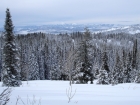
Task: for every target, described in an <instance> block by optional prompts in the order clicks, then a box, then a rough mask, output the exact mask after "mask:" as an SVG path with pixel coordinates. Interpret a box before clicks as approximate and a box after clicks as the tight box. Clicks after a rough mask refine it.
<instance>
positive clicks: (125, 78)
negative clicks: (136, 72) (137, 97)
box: [123, 52, 132, 83]
mask: <svg viewBox="0 0 140 105" xmlns="http://www.w3.org/2000/svg"><path fill="white" fill-rule="evenodd" d="M131 61H132V57H131V54H130V52H129V53H128V56H127V59H126V68H124V71H123V74H124V75H123V82H124V83H131V82H132V74H131V73H132V63H131Z"/></svg>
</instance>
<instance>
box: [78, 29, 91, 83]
mask: <svg viewBox="0 0 140 105" xmlns="http://www.w3.org/2000/svg"><path fill="white" fill-rule="evenodd" d="M90 38H91V37H90V32H89V30H88V29H87V28H86V29H85V33H84V40H83V41H82V42H81V43H80V46H79V48H78V53H77V58H78V59H77V60H78V61H77V69H78V73H77V74H76V77H77V79H78V80H77V83H87V82H88V81H91V84H92V83H93V73H92V64H91V62H90V60H89V51H88V48H89V47H90V44H89V40H90Z"/></svg>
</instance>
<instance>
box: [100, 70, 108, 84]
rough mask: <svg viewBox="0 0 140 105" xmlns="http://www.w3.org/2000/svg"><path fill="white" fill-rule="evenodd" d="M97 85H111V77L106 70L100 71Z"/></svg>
mask: <svg viewBox="0 0 140 105" xmlns="http://www.w3.org/2000/svg"><path fill="white" fill-rule="evenodd" d="M97 84H102V85H108V84H109V76H108V73H107V71H106V70H99V76H98V80H97Z"/></svg>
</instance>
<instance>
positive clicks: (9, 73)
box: [2, 9, 21, 87]
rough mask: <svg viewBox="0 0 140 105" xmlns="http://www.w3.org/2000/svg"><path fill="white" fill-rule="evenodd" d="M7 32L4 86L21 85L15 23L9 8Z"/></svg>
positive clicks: (4, 50) (4, 52)
mask: <svg viewBox="0 0 140 105" xmlns="http://www.w3.org/2000/svg"><path fill="white" fill-rule="evenodd" d="M4 29H5V33H4V40H5V43H4V47H3V67H2V70H3V72H2V73H3V74H2V82H3V86H12V87H16V86H20V85H21V81H20V70H19V57H18V49H17V48H16V45H15V37H14V33H13V29H14V26H13V23H12V19H11V15H10V11H9V9H7V10H6V20H5V26H4Z"/></svg>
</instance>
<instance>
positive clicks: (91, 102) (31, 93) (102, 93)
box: [0, 80, 140, 105]
mask: <svg viewBox="0 0 140 105" xmlns="http://www.w3.org/2000/svg"><path fill="white" fill-rule="evenodd" d="M72 87H73V88H72V89H73V92H72V94H73V93H74V91H75V90H76V94H75V96H74V97H73V99H72V100H71V102H70V103H68V98H67V96H66V89H68V88H69V82H68V81H46V80H45V81H29V84H27V82H23V85H22V86H21V87H17V88H13V91H12V95H11V99H10V102H9V103H8V105H16V100H17V97H18V96H19V97H21V99H22V100H23V101H24V103H25V104H26V105H39V104H38V103H39V100H41V105H67V104H70V105H75V104H78V105H140V99H139V97H140V94H139V93H140V85H139V84H135V83H131V84H120V85H116V86H111V85H96V84H74V85H73V86H72ZM2 90H3V87H0V91H1V92H2ZM29 100H30V102H33V100H36V103H35V104H29ZM27 103H28V104H27ZM18 105H24V104H23V103H22V102H21V100H20V101H19V103H18Z"/></svg>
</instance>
